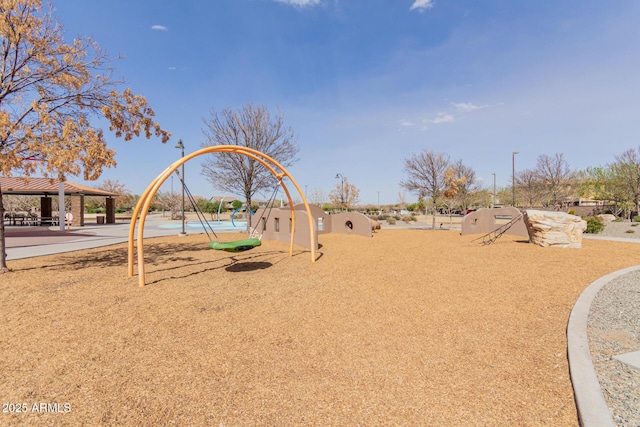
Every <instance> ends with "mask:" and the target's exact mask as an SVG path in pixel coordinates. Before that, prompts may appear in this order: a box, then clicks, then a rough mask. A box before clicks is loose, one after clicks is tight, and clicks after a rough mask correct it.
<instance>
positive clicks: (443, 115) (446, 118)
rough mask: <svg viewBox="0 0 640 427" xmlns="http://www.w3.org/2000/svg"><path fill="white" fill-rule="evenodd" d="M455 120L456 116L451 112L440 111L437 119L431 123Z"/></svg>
mask: <svg viewBox="0 0 640 427" xmlns="http://www.w3.org/2000/svg"><path fill="white" fill-rule="evenodd" d="M453 121H455V118H454V117H453V116H452V115H451V114H449V113H445V112H440V113H438V115H437V116H436V118H435V119H433V120H431V123H433V124H436V125H437V124H439V123H450V122H453Z"/></svg>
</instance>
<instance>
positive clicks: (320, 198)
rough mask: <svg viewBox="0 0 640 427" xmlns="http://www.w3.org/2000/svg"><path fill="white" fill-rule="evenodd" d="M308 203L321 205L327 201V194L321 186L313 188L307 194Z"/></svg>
mask: <svg viewBox="0 0 640 427" xmlns="http://www.w3.org/2000/svg"><path fill="white" fill-rule="evenodd" d="M308 201H309V203H312V204H314V205H318V206H322V204H323V203H324V202H326V201H327V195H326V193H325V192H324V190H322V189H321V188H314V189H313V190H311V193H310V194H309V200H308Z"/></svg>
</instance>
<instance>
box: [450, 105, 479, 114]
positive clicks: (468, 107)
mask: <svg viewBox="0 0 640 427" xmlns="http://www.w3.org/2000/svg"><path fill="white" fill-rule="evenodd" d="M451 105H453V106H454V107H455V108H456V110H458V111H463V112H465V113H468V112H470V111H475V110H481V109H483V108H487V107H488V105H475V104H472V103H471V102H459V103H456V102H452V103H451Z"/></svg>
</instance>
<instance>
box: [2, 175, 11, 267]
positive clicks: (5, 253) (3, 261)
mask: <svg viewBox="0 0 640 427" xmlns="http://www.w3.org/2000/svg"><path fill="white" fill-rule="evenodd" d="M4 236H5V234H4V205H3V204H2V187H0V273H4V272H5V271H7V270H9V268H8V267H7V252H6V251H7V246H6V244H5V237H4Z"/></svg>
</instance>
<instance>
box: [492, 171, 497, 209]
mask: <svg viewBox="0 0 640 427" xmlns="http://www.w3.org/2000/svg"><path fill="white" fill-rule="evenodd" d="M491 175H493V205H492V206H491V207H493V208H495V207H496V174H495V173H492V174H491Z"/></svg>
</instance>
